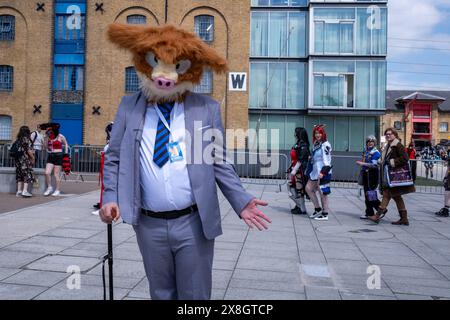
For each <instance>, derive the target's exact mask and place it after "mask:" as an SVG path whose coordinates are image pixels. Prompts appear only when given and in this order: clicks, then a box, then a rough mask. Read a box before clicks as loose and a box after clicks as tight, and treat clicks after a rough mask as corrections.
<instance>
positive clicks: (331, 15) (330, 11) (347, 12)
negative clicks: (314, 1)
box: [314, 8, 355, 19]
mask: <svg viewBox="0 0 450 320" xmlns="http://www.w3.org/2000/svg"><path fill="white" fill-rule="evenodd" d="M314 19H355V10H354V9H347V8H315V9H314Z"/></svg>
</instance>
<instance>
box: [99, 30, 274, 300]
mask: <svg viewBox="0 0 450 320" xmlns="http://www.w3.org/2000/svg"><path fill="white" fill-rule="evenodd" d="M147 35H151V37H149V38H148V41H146V40H147V39H146V36H147ZM158 36H159V37H161V39H162V40H164V41H161V42H160V43H159V44H158V42H157V41H155V37H158ZM109 38H110V40H111V41H113V42H114V43H116V44H118V45H119V46H121V47H124V48H128V49H130V50H131V51H132V52H133V54H134V55H135V57H134V61H135V64H136V69H137V70H138V75H139V77H140V80H141V90H140V92H138V93H136V94H133V95H131V96H126V97H124V98H123V99H122V102H121V103H120V106H119V109H118V112H117V115H116V118H115V120H114V126H113V130H112V133H111V140H110V144H109V149H108V151H107V152H106V157H105V168H104V185H105V191H104V195H103V202H104V205H103V206H102V209H101V211H100V217H101V219H102V221H104V222H105V223H112V222H113V221H117V220H118V219H119V217H122V219H123V221H124V222H125V223H128V224H131V225H133V228H134V230H135V232H136V237H137V241H138V245H139V248H140V251H141V253H142V256H143V260H144V267H145V271H146V274H147V277H148V279H149V285H150V292H151V297H152V299H182V300H184V299H210V297H211V286H212V261H213V254H214V239H215V238H216V237H217V236H219V235H221V234H222V229H221V217H220V211H219V202H218V197H217V188H216V183H217V185H218V186H219V187H220V189H221V191H222V192H223V194H224V196H225V197H226V198H227V200H228V201H229V202H230V204H231V206H232V208H233V209H234V211H235V212H236V213H237V214H238V215H239V217H240V218H241V219H242V220H244V222H245V223H246V224H247V225H248V226H249V227H250V228H253V227H257V228H258V229H259V230H263V229H267V225H266V223H265V221H267V222H269V223H270V222H271V221H270V219H269V218H268V217H266V216H265V215H264V214H263V213H262V212H261V211H260V210H259V209H258V208H257V206H258V205H263V206H265V205H267V203H265V202H263V201H261V200H258V199H256V198H255V197H253V196H252V195H250V194H248V193H247V192H246V191H245V190H244V188H243V187H242V185H241V182H240V179H239V177H238V176H237V174H236V172H235V170H234V167H233V166H232V165H231V164H230V163H229V162H228V161H226V157H223V154H224V153H226V151H225V149H226V148H225V141H224V139H223V136H224V129H223V126H222V121H221V113H220V106H219V104H218V103H217V102H216V101H214V100H213V99H211V98H209V97H207V96H203V95H199V94H195V93H192V92H190V88H192V83H196V82H198V81H199V80H200V78H199V77H201V72H200V74H199V73H196V71H195V70H198V68H199V66H200V67H201V68H203V67H204V66H207V67H210V68H212V69H214V70H216V71H224V70H225V69H226V62H225V61H224V60H223V59H222V58H220V57H219V56H218V55H217V54H216V53H215V52H214V51H213V50H212V49H211V48H209V47H208V46H207V45H205V44H203V42H202V41H201V40H199V39H198V38H197V37H196V36H195V35H192V34H190V33H188V32H186V31H184V30H180V29H176V28H174V27H170V26H169V27H168V26H166V27H158V28H144V27H139V26H131V25H126V26H125V25H118V24H114V25H112V26H110V29H109ZM166 39H177V40H175V41H174V42H175V43H172V44H171V42H170V41H165V40H166ZM133 41H135V42H133ZM183 41H185V42H186V43H183ZM167 42H168V43H169V44H167ZM179 42H181V45H182V48H183V49H179V48H180V47H177V45H178V43H179ZM136 43H143V44H145V50H141V49H140V48H137V49H136V46H137V45H136ZM149 43H153V47H152V46H151V45H149ZM155 43H156V44H155ZM161 43H163V45H161ZM192 45H195V49H191V50H194V51H195V53H192V55H189V52H188V53H187V54H186V50H188V51H189V48H191V47H192ZM161 46H163V48H161ZM164 46H166V47H164ZM167 46H169V47H170V48H167ZM177 50H183V54H182V58H181V56H180V57H178V56H176V55H175V56H171V55H170V54H169V53H171V52H173V51H174V52H176V51H177ZM186 75H189V76H186ZM208 131H210V132H208ZM207 132H208V134H207ZM205 135H206V136H208V139H206V141H205V139H204V137H205Z"/></svg>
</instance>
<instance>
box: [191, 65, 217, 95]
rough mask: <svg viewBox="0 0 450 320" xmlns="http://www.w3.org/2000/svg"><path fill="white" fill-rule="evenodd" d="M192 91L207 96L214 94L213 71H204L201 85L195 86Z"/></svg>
mask: <svg viewBox="0 0 450 320" xmlns="http://www.w3.org/2000/svg"><path fill="white" fill-rule="evenodd" d="M192 91H194V92H196V93H205V94H211V93H212V92H213V74H212V71H211V70H205V71H203V76H202V79H201V80H200V83H199V84H198V85H196V86H194V89H193V90H192Z"/></svg>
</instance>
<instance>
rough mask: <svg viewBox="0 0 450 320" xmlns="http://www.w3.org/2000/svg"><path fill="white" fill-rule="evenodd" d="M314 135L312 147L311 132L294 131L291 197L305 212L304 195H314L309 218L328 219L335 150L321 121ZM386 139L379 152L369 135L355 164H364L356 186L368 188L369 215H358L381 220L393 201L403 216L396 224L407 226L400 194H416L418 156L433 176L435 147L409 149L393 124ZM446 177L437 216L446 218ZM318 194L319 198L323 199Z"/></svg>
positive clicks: (449, 199)
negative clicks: (443, 196) (312, 208)
mask: <svg viewBox="0 0 450 320" xmlns="http://www.w3.org/2000/svg"><path fill="white" fill-rule="evenodd" d="M312 135H313V146H312V147H311V146H310V142H309V138H308V133H307V130H306V129H305V128H296V129H295V138H296V143H295V145H294V146H293V147H292V149H291V152H290V156H291V166H290V168H289V170H288V173H289V182H288V188H289V196H290V198H291V199H292V200H293V201H294V203H295V207H294V208H293V209H292V210H291V212H292V214H304V215H307V211H306V206H305V199H310V200H311V202H312V203H313V205H314V212H313V213H312V214H311V215H309V217H310V218H312V219H315V220H318V221H326V220H328V213H329V212H330V206H329V201H328V195H329V194H330V192H331V189H330V181H331V179H332V167H333V166H332V156H331V153H332V149H331V144H330V143H329V142H328V140H327V135H326V131H325V127H324V126H323V125H317V126H315V127H314V129H313V132H312ZM384 137H385V141H386V142H385V144H384V145H383V147H382V148H381V149H380V150H379V149H378V148H377V139H376V138H375V136H373V135H369V136H368V137H367V138H366V141H365V148H364V152H363V155H362V159H361V160H359V161H357V162H356V164H357V165H358V166H359V167H360V172H359V178H358V184H359V185H360V186H362V189H363V191H364V198H365V205H366V210H365V213H364V214H363V215H362V216H361V217H360V218H361V219H367V220H370V221H372V222H374V223H377V224H378V223H379V222H380V221H381V219H383V217H384V216H385V215H386V213H387V211H388V209H387V207H388V204H389V202H390V200H391V199H393V200H394V201H395V204H396V206H397V210H398V214H399V219H398V220H397V221H394V222H392V224H393V225H409V220H408V212H407V208H406V205H405V202H404V200H403V197H402V196H403V195H405V194H408V193H413V192H415V181H416V178H417V159H418V158H419V157H420V158H421V159H423V160H425V161H424V166H425V168H426V170H427V177H428V174H430V176H431V177H432V176H433V173H432V171H433V165H434V161H436V160H438V157H437V155H436V150H437V148H434V147H431V146H429V147H426V148H424V149H423V150H422V151H421V152H420V153H418V152H417V150H416V148H415V146H414V143H413V142H412V143H410V144H409V145H408V147H405V146H404V145H403V144H402V143H401V139H400V138H399V135H398V132H397V131H396V130H395V129H394V128H388V129H386V130H385V131H384ZM439 159H443V160H446V161H447V162H448V165H450V155H449V153H448V152H446V151H445V150H444V149H443V148H441V149H440V150H439ZM448 168H449V166H448ZM447 176H448V173H447V175H446V178H445V180H444V187H445V206H444V207H443V208H442V209H441V210H440V211H438V212H436V215H438V216H441V217H448V216H449V212H450V183H449V179H448V178H447ZM317 194H319V196H320V200H321V201H320V203H319V198H318V197H317ZM379 194H380V195H381V200H380V199H379Z"/></svg>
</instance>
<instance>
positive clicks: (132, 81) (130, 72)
mask: <svg viewBox="0 0 450 320" xmlns="http://www.w3.org/2000/svg"><path fill="white" fill-rule="evenodd" d="M139 87H140V81H139V77H138V75H137V73H136V69H135V68H134V67H128V68H126V69H125V92H127V93H132V92H137V91H139Z"/></svg>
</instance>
